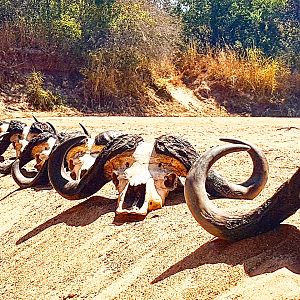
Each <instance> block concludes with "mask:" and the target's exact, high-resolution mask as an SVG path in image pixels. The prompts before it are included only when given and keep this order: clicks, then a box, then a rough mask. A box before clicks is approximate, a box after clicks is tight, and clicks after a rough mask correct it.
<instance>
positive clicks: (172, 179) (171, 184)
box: [164, 173, 177, 191]
mask: <svg viewBox="0 0 300 300" xmlns="http://www.w3.org/2000/svg"><path fill="white" fill-rule="evenodd" d="M176 179H177V176H176V175H175V174H173V173H172V174H169V175H167V176H165V180H164V184H165V187H166V188H168V189H169V190H171V191H173V190H174V189H175V188H176V186H177V181H176Z"/></svg>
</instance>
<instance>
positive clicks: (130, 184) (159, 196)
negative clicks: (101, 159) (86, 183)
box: [104, 142, 187, 215]
mask: <svg viewBox="0 0 300 300" xmlns="http://www.w3.org/2000/svg"><path fill="white" fill-rule="evenodd" d="M104 169H105V171H106V172H107V173H110V174H112V179H113V182H114V184H115V187H116V189H117V191H118V208H117V210H116V214H117V215H127V214H136V215H147V213H148V212H149V211H152V210H155V209H159V208H162V207H163V206H164V203H165V199H166V197H167V196H168V194H169V192H170V191H173V190H174V189H176V187H177V184H178V180H179V178H178V177H179V176H186V174H187V170H186V168H185V167H184V166H183V165H182V164H181V163H180V162H179V161H178V160H176V159H175V158H172V157H170V156H167V155H163V154H158V153H157V152H156V151H155V148H154V143H147V142H142V143H140V144H139V145H138V146H137V148H136V150H135V151H134V152H133V153H132V154H131V155H130V153H125V154H122V155H119V156H116V157H114V158H113V159H112V160H110V161H108V162H107V163H106V165H105V167H104Z"/></svg>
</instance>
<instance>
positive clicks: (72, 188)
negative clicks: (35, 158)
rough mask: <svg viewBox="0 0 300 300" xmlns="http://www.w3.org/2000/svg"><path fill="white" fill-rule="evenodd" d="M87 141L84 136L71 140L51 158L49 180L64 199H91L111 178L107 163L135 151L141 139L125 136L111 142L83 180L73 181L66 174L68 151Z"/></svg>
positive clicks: (59, 147) (53, 153)
mask: <svg viewBox="0 0 300 300" xmlns="http://www.w3.org/2000/svg"><path fill="white" fill-rule="evenodd" d="M86 140H87V137H86V136H85V135H84V136H83V135H82V136H78V137H74V138H71V139H69V140H67V141H66V142H63V143H62V144H60V145H59V146H58V147H57V148H56V149H55V150H54V151H53V152H52V153H51V155H50V157H49V171H48V173H49V179H50V181H51V184H52V186H53V187H54V188H55V189H56V190H57V192H58V193H59V194H60V195H62V196H63V197H65V198H67V199H69V200H78V199H82V198H86V197H89V196H91V195H93V194H94V193H96V192H97V191H98V190H100V189H101V188H102V187H103V186H104V184H106V183H107V182H109V181H110V180H111V178H107V177H106V175H105V172H104V165H105V163H106V162H107V161H108V160H109V159H111V158H113V157H114V156H116V155H118V154H120V153H123V152H125V151H133V150H134V149H135V148H136V147H137V145H138V143H140V141H141V140H142V138H141V137H139V136H135V135H123V136H120V137H119V138H116V139H114V140H112V141H111V142H109V143H108V144H107V145H106V146H105V147H104V149H103V151H102V152H101V154H100V155H99V156H98V157H97V159H96V161H95V163H94V164H93V166H92V167H91V168H90V169H89V170H88V171H87V172H86V173H85V174H84V176H83V177H82V179H81V180H73V179H71V177H70V176H69V175H68V174H67V173H66V171H65V169H64V167H63V162H64V158H65V155H66V153H67V152H68V150H69V149H70V148H71V147H73V146H74V145H75V144H82V143H84V142H85V141H86Z"/></svg>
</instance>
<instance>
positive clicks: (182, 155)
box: [155, 135, 268, 199]
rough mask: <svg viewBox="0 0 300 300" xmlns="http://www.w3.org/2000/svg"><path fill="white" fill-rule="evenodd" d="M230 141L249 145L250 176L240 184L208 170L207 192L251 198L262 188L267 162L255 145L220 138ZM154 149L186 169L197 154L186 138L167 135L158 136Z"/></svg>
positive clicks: (266, 174) (225, 196) (266, 173)
mask: <svg viewBox="0 0 300 300" xmlns="http://www.w3.org/2000/svg"><path fill="white" fill-rule="evenodd" d="M222 140H224V141H228V142H231V141H232V143H235V144H236V143H239V144H244V145H247V146H249V147H250V150H249V154H250V156H251V158H252V161H253V165H254V169H253V173H252V175H251V176H250V178H249V179H248V180H247V181H246V182H244V183H242V184H234V183H231V182H228V181H227V180H225V178H223V177H222V176H221V175H220V174H218V173H217V172H215V171H214V170H210V171H209V173H208V177H207V180H206V189H207V192H208V193H209V194H210V195H211V196H213V197H224V198H233V199H253V198H255V197H256V196H257V195H258V194H259V193H260V192H261V190H262V189H263V187H264V185H265V183H266V181H267V179H268V162H267V160H266V158H265V156H264V154H263V153H262V151H261V150H259V149H258V148H257V147H256V146H254V145H252V144H250V143H248V142H244V141H240V140H235V139H222ZM155 150H156V152H158V153H161V154H165V155H169V156H172V157H174V158H176V159H177V160H179V161H180V162H181V163H182V164H183V165H184V166H185V167H186V169H187V170H190V168H191V167H192V164H193V163H194V162H195V160H196V159H197V158H199V154H198V153H197V152H196V150H195V148H194V147H193V146H192V145H191V144H190V143H189V142H188V141H186V140H184V139H182V138H180V137H176V136H169V135H162V136H160V137H159V138H158V139H157V140H156V143H155Z"/></svg>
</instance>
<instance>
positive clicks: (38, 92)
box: [27, 72, 61, 110]
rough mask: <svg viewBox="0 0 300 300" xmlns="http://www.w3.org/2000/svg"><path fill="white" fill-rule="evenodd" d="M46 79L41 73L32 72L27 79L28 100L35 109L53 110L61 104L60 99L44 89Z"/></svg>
mask: <svg viewBox="0 0 300 300" xmlns="http://www.w3.org/2000/svg"><path fill="white" fill-rule="evenodd" d="M43 83H44V79H43V76H42V74H41V73H40V72H32V73H31V74H30V75H29V76H28V79H27V100H28V102H29V104H31V105H32V106H33V107H34V108H37V109H41V110H52V109H53V108H54V107H55V106H56V105H59V104H61V100H60V98H59V97H57V96H55V95H53V93H52V92H51V91H49V90H45V89H44V88H43Z"/></svg>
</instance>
